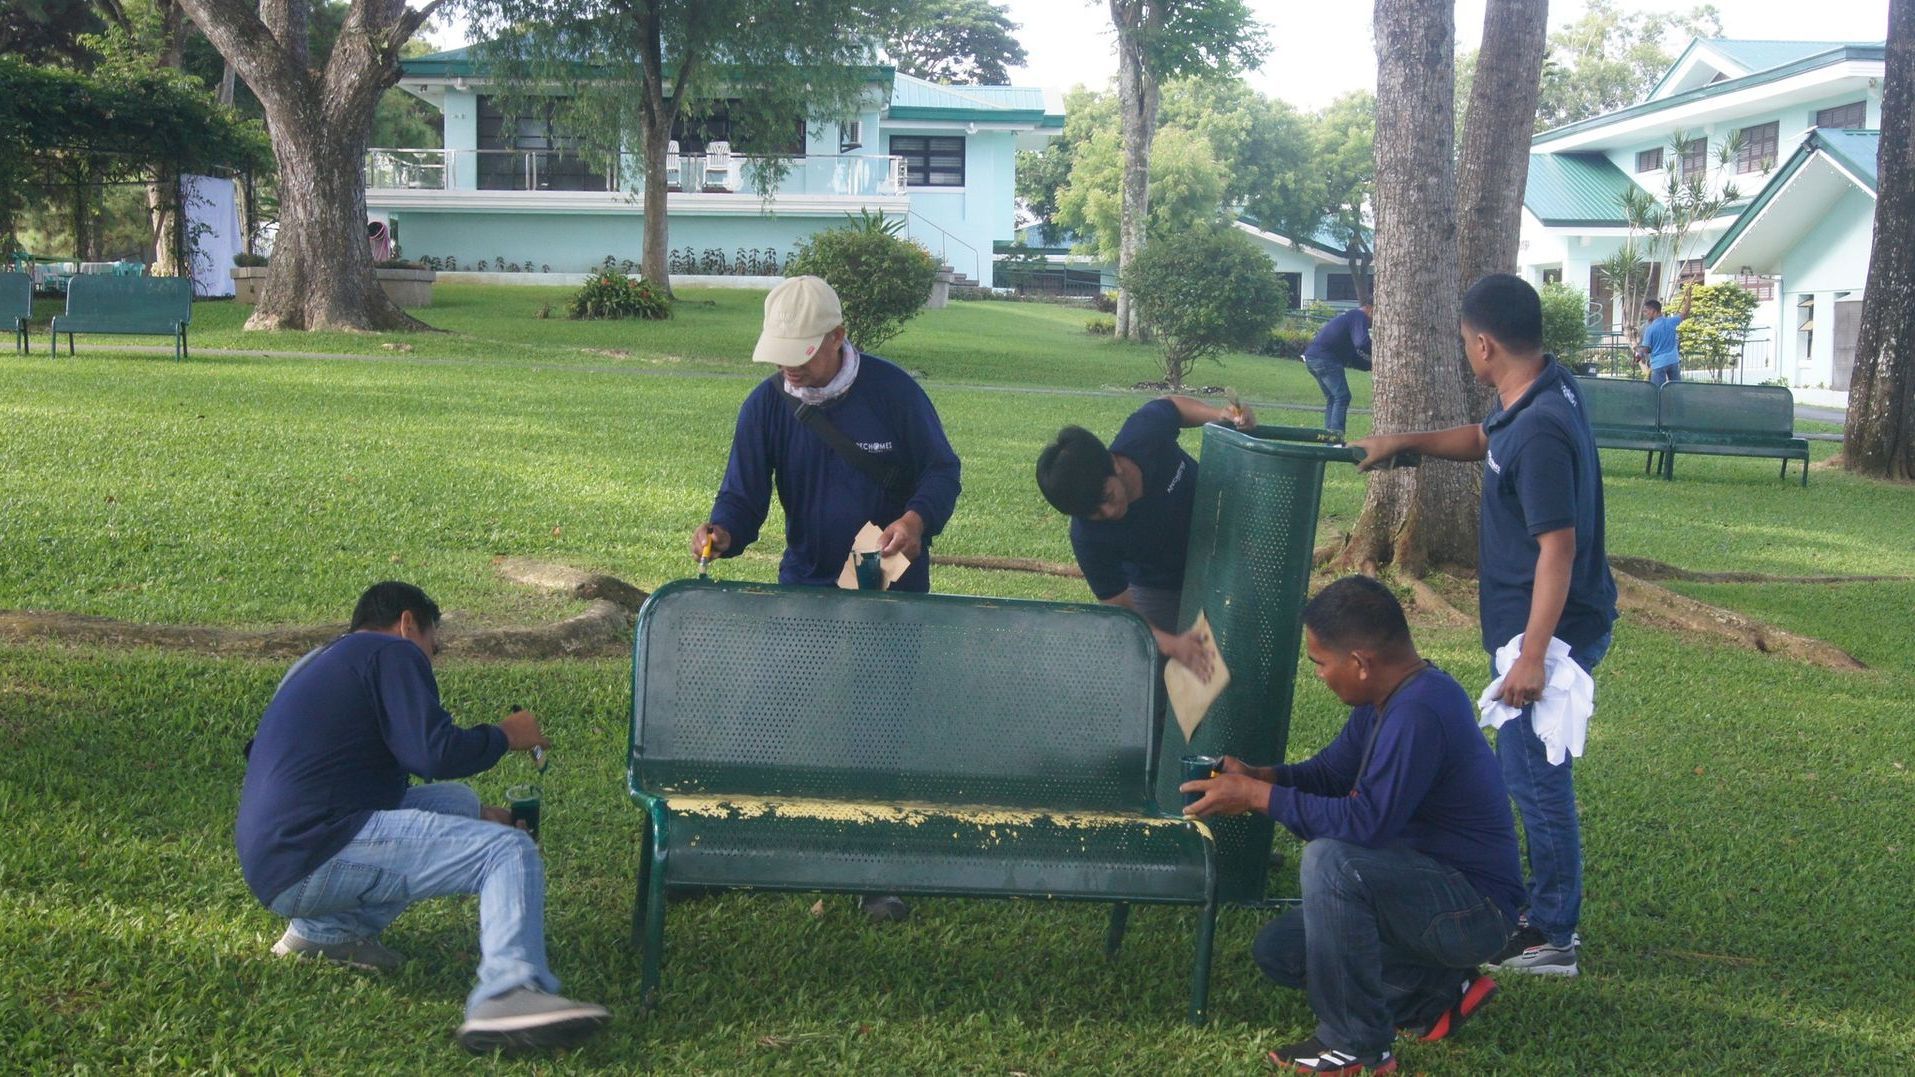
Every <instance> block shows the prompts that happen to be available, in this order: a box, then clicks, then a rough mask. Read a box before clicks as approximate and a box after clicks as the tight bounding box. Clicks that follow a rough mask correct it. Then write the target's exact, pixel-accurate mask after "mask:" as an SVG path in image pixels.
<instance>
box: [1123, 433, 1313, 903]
mask: <svg viewBox="0 0 1915 1077" xmlns="http://www.w3.org/2000/svg"><path fill="white" fill-rule="evenodd" d="M1307 440H1308V439H1307V438H1304V437H1298V436H1296V435H1295V432H1294V431H1290V430H1286V429H1283V428H1278V427H1259V428H1258V429H1257V430H1256V431H1254V432H1252V433H1249V434H1246V433H1242V432H1240V431H1237V430H1234V429H1231V428H1228V427H1223V426H1218V425H1215V424H1212V425H1209V426H1206V427H1204V430H1203V456H1202V459H1201V461H1200V466H1199V468H1198V470H1197V490H1196V494H1195V498H1196V500H1195V507H1194V508H1193V509H1192V512H1191V529H1190V547H1189V554H1188V557H1187V560H1186V561H1185V564H1184V591H1183V598H1182V603H1181V606H1180V609H1179V616H1178V621H1177V625H1178V627H1179V628H1180V629H1182V628H1188V627H1189V626H1190V625H1191V624H1193V623H1194V622H1195V621H1196V619H1197V613H1198V611H1200V610H1201V611H1203V612H1204V613H1205V614H1206V615H1207V616H1208V617H1209V619H1210V628H1211V631H1212V632H1213V633H1215V635H1216V639H1217V646H1218V649H1219V650H1220V651H1221V652H1222V653H1223V658H1224V663H1225V665H1227V666H1229V667H1230V686H1229V687H1228V688H1226V689H1225V690H1224V692H1223V694H1222V695H1221V696H1219V697H1217V701H1216V702H1215V703H1213V704H1212V705H1211V707H1210V710H1209V711H1208V713H1206V714H1205V716H1204V720H1203V724H1202V725H1200V726H1198V727H1197V733H1196V737H1195V738H1194V740H1193V741H1192V742H1190V743H1186V742H1185V740H1184V736H1183V731H1182V729H1180V728H1179V727H1178V725H1177V723H1176V721H1175V720H1174V719H1171V718H1169V717H1166V719H1165V721H1164V732H1163V747H1162V748H1161V749H1160V750H1159V752H1158V759H1159V763H1158V768H1157V798H1158V801H1159V802H1160V803H1165V804H1180V803H1181V802H1182V801H1181V794H1179V793H1178V792H1177V786H1178V785H1179V784H1181V782H1182V779H1183V775H1182V769H1181V766H1180V763H1181V759H1182V757H1183V756H1184V755H1187V754H1193V753H1195V754H1202V755H1234V756H1238V757H1240V758H1242V759H1245V760H1248V761H1250V762H1253V763H1258V764H1265V763H1280V762H1282V761H1283V757H1284V751H1285V748H1286V746H1287V744H1288V742H1289V737H1290V702H1291V694H1292V691H1293V689H1294V688H1295V685H1296V677H1297V660H1298V659H1297V655H1298V648H1299V647H1300V646H1301V645H1302V639H1303V625H1302V621H1301V619H1300V615H1301V613H1302V610H1303V602H1304V598H1305V594H1306V592H1307V591H1308V588H1309V583H1310V567H1311V553H1312V550H1313V549H1314V547H1315V545H1316V532H1317V505H1318V502H1319V500H1320V497H1321V495H1322V492H1323V468H1324V465H1325V463H1327V462H1330V461H1348V460H1349V459H1350V458H1351V454H1350V451H1349V450H1348V449H1344V448H1339V447H1333V446H1327V445H1320V444H1309V443H1307ZM1211 830H1212V832H1213V833H1214V834H1215V835H1216V839H1217V860H1218V868H1219V880H1218V885H1219V889H1218V896H1219V897H1220V898H1222V899H1223V900H1226V901H1239V902H1241V901H1255V900H1259V899H1261V898H1262V897H1263V891H1264V882H1265V879H1266V877H1267V875H1268V872H1269V859H1270V839H1271V835H1272V832H1273V824H1272V823H1271V821H1270V820H1269V819H1268V818H1267V817H1265V816H1263V815H1261V814H1254V815H1249V816H1240V817H1237V818H1232V819H1216V820H1212V821H1211Z"/></svg>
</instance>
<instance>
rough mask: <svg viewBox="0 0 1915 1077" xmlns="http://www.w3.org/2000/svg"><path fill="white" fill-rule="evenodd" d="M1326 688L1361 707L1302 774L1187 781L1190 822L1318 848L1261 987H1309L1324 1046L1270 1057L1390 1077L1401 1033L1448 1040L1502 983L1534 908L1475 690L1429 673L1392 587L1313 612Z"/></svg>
mask: <svg viewBox="0 0 1915 1077" xmlns="http://www.w3.org/2000/svg"><path fill="white" fill-rule="evenodd" d="M1303 639H1304V648H1305V651H1306V653H1307V654H1308V655H1309V658H1310V662H1311V664H1312V665H1314V666H1315V667H1316V673H1317V677H1318V678H1319V679H1320V680H1322V681H1323V683H1324V684H1325V685H1326V686H1328V687H1329V689H1330V691H1331V692H1333V693H1335V694H1336V697H1337V698H1338V699H1339V700H1341V701H1343V702H1344V703H1346V704H1348V705H1349V706H1350V707H1351V708H1352V709H1351V711H1350V717H1349V720H1348V721H1347V722H1345V723H1344V726H1343V730H1342V732H1340V733H1338V734H1337V736H1336V739H1335V740H1333V741H1331V742H1330V745H1329V746H1328V747H1326V748H1324V749H1323V751H1321V752H1319V753H1317V754H1316V755H1315V756H1313V757H1312V758H1310V759H1306V760H1304V761H1303V762H1301V763H1290V764H1279V765H1277V766H1250V765H1247V764H1245V763H1244V762H1243V761H1242V760H1239V759H1235V758H1231V757H1225V758H1224V761H1223V774H1222V775H1221V776H1219V777H1216V778H1211V779H1208V780H1205V781H1192V782H1185V783H1184V785H1183V791H1184V792H1187V793H1201V794H1203V799H1201V800H1199V801H1197V802H1196V803H1195V804H1193V805H1191V806H1190V807H1188V808H1186V809H1184V811H1185V812H1186V813H1187V814H1190V815H1194V816H1198V817H1200V818H1201V817H1206V816H1212V815H1240V814H1243V813H1245V812H1262V813H1264V814H1266V815H1268V816H1269V817H1270V818H1272V819H1274V820H1276V821H1277V822H1279V823H1282V824H1283V825H1284V826H1285V827H1287V828H1289V830H1290V831H1291V832H1292V833H1294V834H1295V835H1296V836H1297V837H1299V838H1301V839H1303V840H1304V841H1305V842H1306V843H1307V844H1305V845H1304V847H1303V863H1302V867H1301V871H1300V878H1301V882H1302V886H1303V905H1302V907H1301V908H1300V909H1297V910H1296V911H1293V912H1289V913H1286V914H1284V915H1283V916H1282V917H1279V918H1278V919H1276V920H1274V921H1272V922H1271V923H1269V924H1267V925H1265V926H1264V928H1263V930H1262V931H1260V932H1258V934H1257V941H1256V943H1255V945H1254V947H1253V950H1252V952H1253V954H1254V955H1255V957H1256V961H1257V965H1258V967H1260V968H1261V969H1262V970H1263V972H1264V975H1266V976H1268V977H1270V979H1272V980H1275V981H1276V982H1277V983H1280V984H1282V985H1284V986H1286V987H1293V988H1301V989H1302V990H1303V991H1304V992H1306V994H1307V995H1308V997H1309V999H1310V1009H1311V1010H1312V1011H1314V1012H1315V1013H1316V1016H1317V1028H1316V1035H1314V1036H1312V1037H1311V1038H1309V1039H1307V1040H1304V1041H1303V1042H1301V1043H1297V1044H1292V1045H1290V1046H1288V1047H1283V1048H1279V1049H1278V1050H1276V1051H1273V1052H1271V1055H1270V1059H1271V1061H1273V1062H1275V1063H1276V1064H1277V1065H1278V1066H1280V1067H1282V1068H1284V1069H1288V1070H1295V1071H1301V1072H1304V1073H1342V1074H1356V1073H1388V1072H1390V1071H1392V1070H1394V1069H1395V1068H1396V1059H1395V1057H1394V1056H1393V1055H1392V1054H1391V1051H1390V1045H1391V1043H1392V1041H1394V1040H1395V1038H1396V1036H1397V1034H1398V1032H1399V1031H1402V1032H1407V1033H1410V1034H1412V1035H1414V1036H1416V1037H1417V1038H1419V1039H1421V1040H1424V1041H1426V1042H1427V1041H1434V1040H1440V1039H1443V1038H1445V1037H1447V1036H1449V1035H1450V1034H1451V1033H1454V1032H1455V1031H1456V1029H1457V1028H1458V1027H1459V1026H1460V1025H1462V1023H1463V1022H1464V1021H1466V1020H1468V1019H1469V1018H1470V1017H1472V1016H1474V1015H1475V1013H1476V1012H1477V1011H1478V1010H1480V1009H1481V1008H1482V1006H1483V1004H1484V1003H1485V1002H1488V1001H1489V999H1490V996H1492V995H1494V994H1495V993H1496V983H1495V981H1493V980H1491V979H1490V978H1488V977H1487V976H1480V975H1478V974H1477V972H1476V967H1477V965H1479V964H1481V963H1482V962H1485V961H1488V960H1489V959H1491V958H1492V957H1495V956H1496V954H1497V953H1498V952H1499V951H1500V950H1502V948H1503V946H1504V944H1505V942H1506V941H1507V940H1508V938H1509V935H1510V932H1511V930H1512V928H1513V927H1514V926H1515V923H1516V913H1517V908H1518V907H1519V906H1520V905H1521V904H1522V902H1523V874H1522V867H1521V865H1520V864H1519V862H1518V860H1517V852H1516V824H1515V820H1514V819H1512V818H1511V817H1510V813H1509V794H1508V793H1507V792H1506V791H1505V789H1504V787H1503V779H1502V775H1501V774H1500V773H1499V772H1498V767H1497V763H1496V757H1495V755H1494V754H1493V753H1491V751H1490V748H1489V745H1488V743H1487V742H1485V741H1484V740H1483V735H1482V733H1481V732H1479V731H1478V730H1477V727H1476V708H1475V706H1474V704H1473V703H1472V702H1471V700H1470V697H1469V695H1468V694H1467V693H1466V692H1464V691H1463V686H1462V685H1460V684H1457V683H1456V680H1455V679H1454V678H1452V677H1451V676H1450V675H1449V674H1447V673H1445V672H1443V671H1442V670H1440V669H1437V668H1436V667H1435V666H1433V665H1431V664H1430V663H1429V662H1427V661H1425V660H1424V659H1423V658H1422V657H1421V656H1420V655H1418V654H1417V652H1416V644H1415V642H1414V641H1413V640H1411V638H1410V626H1409V623H1408V622H1407V621H1406V620H1405V619H1404V616H1403V607H1402V606H1401V605H1399V604H1398V603H1397V601H1396V596H1394V595H1392V594H1391V593H1390V590H1389V588H1387V587H1385V586H1383V585H1382V584H1380V583H1378V582H1376V581H1375V580H1372V579H1369V578H1367V577H1363V576H1351V577H1349V578H1347V579H1341V580H1338V581H1336V582H1335V583H1332V584H1330V585H1329V586H1328V587H1325V588H1324V589H1323V590H1322V591H1321V592H1319V593H1318V594H1317V596H1316V597H1315V598H1313V599H1311V600H1310V602H1309V604H1307V605H1306V606H1304V608H1303Z"/></svg>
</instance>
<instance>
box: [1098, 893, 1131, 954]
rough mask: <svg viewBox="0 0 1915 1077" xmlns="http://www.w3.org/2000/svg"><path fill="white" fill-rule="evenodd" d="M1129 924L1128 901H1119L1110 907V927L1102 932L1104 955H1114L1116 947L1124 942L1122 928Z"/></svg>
mask: <svg viewBox="0 0 1915 1077" xmlns="http://www.w3.org/2000/svg"><path fill="white" fill-rule="evenodd" d="M1129 924H1130V902H1128V901H1120V902H1118V903H1117V904H1115V905H1112V906H1111V907H1110V928H1109V930H1107V931H1105V932H1104V956H1105V957H1116V956H1117V948H1118V947H1120V946H1122V945H1123V944H1124V928H1125V927H1127V926H1129Z"/></svg>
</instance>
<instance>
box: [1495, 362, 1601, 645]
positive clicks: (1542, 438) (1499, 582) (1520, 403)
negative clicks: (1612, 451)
mask: <svg viewBox="0 0 1915 1077" xmlns="http://www.w3.org/2000/svg"><path fill="white" fill-rule="evenodd" d="M1483 432H1484V433H1485V434H1487V435H1488V436H1489V455H1488V456H1487V457H1486V458H1485V459H1484V461H1483V509H1482V523H1481V526H1480V528H1479V531H1478V538H1477V578H1478V594H1479V601H1480V603H1481V607H1482V612H1481V616H1482V622H1483V647H1484V649H1485V650H1488V651H1491V652H1494V651H1495V650H1496V649H1497V648H1499V647H1501V646H1502V645H1503V644H1505V643H1508V642H1509V641H1510V639H1512V638H1513V637H1515V636H1516V635H1517V634H1518V633H1520V632H1522V631H1523V630H1524V629H1525V628H1526V627H1527V626H1528V624H1529V602H1530V596H1531V594H1532V592H1533V591H1534V589H1535V583H1536V558H1537V556H1538V555H1539V554H1540V552H1541V547H1540V546H1539V545H1538V544H1537V542H1536V536H1538V535H1542V534H1546V533H1548V532H1551V531H1558V530H1561V529H1562V528H1565V527H1573V528H1575V529H1576V560H1575V563H1574V564H1573V565H1571V567H1570V572H1569V598H1568V600H1567V601H1566V602H1564V604H1563V614H1562V618H1561V619H1560V620H1559V621H1557V623H1556V638H1558V639H1560V640H1562V641H1563V642H1565V643H1567V644H1569V645H1570V646H1571V647H1581V646H1585V645H1587V644H1591V643H1594V642H1596V641H1597V640H1599V639H1601V638H1602V637H1603V635H1604V634H1605V633H1607V632H1608V631H1609V626H1610V625H1611V624H1613V623H1614V622H1615V620H1616V581H1615V579H1614V578H1613V577H1611V576H1610V574H1609V555H1608V553H1607V551H1606V550H1605V549H1604V546H1603V504H1602V466H1601V461H1600V460H1599V458H1598V457H1597V455H1596V439H1595V436H1594V435H1593V434H1591V433H1590V430H1589V414H1588V411H1587V409H1585V408H1584V407H1583V401H1582V394H1581V393H1580V392H1579V391H1578V390H1577V388H1576V379H1575V378H1573V377H1571V376H1570V374H1569V372H1568V371H1567V370H1565V369H1564V368H1563V366H1562V364H1560V363H1557V362H1556V361H1554V360H1548V361H1546V362H1545V363H1544V364H1543V372H1542V373H1541V374H1540V375H1538V376H1537V378H1536V380H1535V381H1534V382H1533V383H1531V384H1530V386H1529V388H1528V389H1527V390H1525V391H1524V392H1523V395H1522V398H1521V399H1519V400H1517V401H1516V403H1515V404H1514V405H1512V406H1510V407H1508V408H1505V407H1503V404H1502V400H1501V399H1500V398H1498V399H1496V400H1495V401H1494V402H1493V403H1492V404H1491V407H1490V412H1489V417H1488V418H1486V419H1484V420H1483Z"/></svg>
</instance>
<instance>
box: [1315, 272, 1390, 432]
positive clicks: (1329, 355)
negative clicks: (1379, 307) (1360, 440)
mask: <svg viewBox="0 0 1915 1077" xmlns="http://www.w3.org/2000/svg"><path fill="white" fill-rule="evenodd" d="M1375 313H1376V308H1375V307H1374V306H1373V305H1371V304H1370V303H1369V302H1368V301H1367V300H1366V301H1365V302H1364V303H1363V305H1362V306H1360V307H1357V308H1356V309H1355V310H1346V311H1344V312H1343V313H1342V314H1339V315H1337V316H1336V317H1334V318H1332V319H1330V320H1329V321H1327V322H1325V323H1323V328H1321V329H1319V330H1317V335H1316V336H1315V337H1314V338H1313V339H1312V340H1311V341H1310V346H1309V347H1308V348H1305V349H1304V350H1303V366H1304V369H1306V370H1308V371H1309V372H1310V374H1311V376H1313V377H1315V378H1316V379H1317V387H1318V388H1320V389H1322V390H1323V402H1324V403H1323V428H1324V429H1325V430H1334V431H1336V432H1337V433H1339V434H1341V433H1342V432H1343V428H1344V424H1345V423H1347V422H1348V421H1349V414H1350V379H1349V378H1348V377H1347V376H1345V374H1344V371H1345V370H1368V369H1370V318H1371V317H1372V316H1373V315H1374V314H1375Z"/></svg>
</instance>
